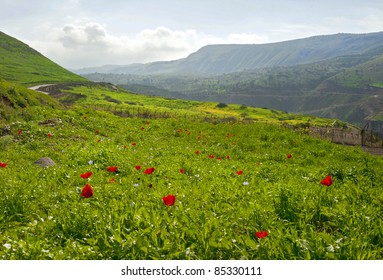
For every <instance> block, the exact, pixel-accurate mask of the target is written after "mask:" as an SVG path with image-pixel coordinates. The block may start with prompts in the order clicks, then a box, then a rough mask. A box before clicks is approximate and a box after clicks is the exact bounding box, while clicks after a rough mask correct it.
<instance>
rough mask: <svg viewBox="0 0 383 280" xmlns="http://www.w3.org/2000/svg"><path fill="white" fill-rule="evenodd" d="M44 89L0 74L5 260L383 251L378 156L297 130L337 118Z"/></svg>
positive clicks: (102, 89) (0, 223)
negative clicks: (36, 89)
mask: <svg viewBox="0 0 383 280" xmlns="http://www.w3.org/2000/svg"><path fill="white" fill-rule="evenodd" d="M6 69H8V68H6ZM7 71H8V72H7ZM7 71H5V72H4V73H3V75H5V76H8V77H9V78H10V80H13V81H15V80H18V79H21V78H22V77H24V78H25V79H26V81H32V80H33V77H34V74H32V73H30V72H29V71H28V70H27V68H25V67H18V70H17V72H13V71H14V70H7ZM53 71H55V70H53ZM57 71H58V70H57ZM57 73H59V72H53V73H51V75H52V76H51V77H48V79H54V77H58V75H57V76H56V74H57ZM65 79H66V78H64V80H65ZM50 89H51V90H52V92H51V93H50V94H51V96H48V95H45V94H43V93H37V92H34V91H31V90H28V89H26V88H25V87H24V86H22V85H19V84H18V83H14V82H9V81H5V80H0V100H1V102H0V112H1V118H0V178H1V184H0V192H1V194H2V195H1V196H0V259H1V260H40V259H41V260H80V259H81V260H98V259H100V260H106V259H107V260H123V259H131V260H141V259H169V260H184V259H185V260H200V259H208V260H221V259H237V260H247V259H248V260H256V259H271V260H275V259H278V260H279V259H281V260H286V259H288V260H295V259H304V260H308V259H358V260H361V259H369V260H372V259H382V258H383V249H382V248H383V222H382V219H381V217H382V214H383V213H382V210H381V205H382V203H383V196H382V193H383V185H382V182H383V171H382V169H381V166H382V164H383V158H382V157H374V156H372V155H369V154H366V153H365V152H363V151H362V150H361V149H360V148H359V147H346V146H340V145H335V144H333V143H331V142H329V141H323V140H319V139H315V138H312V137H310V136H308V135H307V131H306V128H307V127H308V126H310V125H323V126H330V125H339V126H341V127H342V126H343V125H344V126H346V124H344V123H341V122H338V121H334V120H330V119H321V118H315V117H309V116H302V115H294V114H288V113H285V112H282V111H276V110H269V109H264V108H263V109H262V108H254V107H250V106H246V105H234V104H229V103H222V102H221V103H218V102H199V101H186V100H176V99H171V98H160V97H146V96H144V95H139V94H133V93H131V92H129V91H126V90H123V89H120V88H118V87H116V86H114V85H111V84H104V83H103V84H96V83H91V82H78V81H71V83H69V84H68V83H63V84H61V83H60V85H55V86H50ZM52 96H54V97H55V99H53V97H52ZM57 100H58V101H60V103H62V104H64V105H65V107H64V106H62V105H60V103H58V101H57ZM291 125H293V126H294V127H301V128H302V129H299V130H292V129H289V128H286V126H291ZM47 157H48V158H49V159H50V160H49V162H50V166H48V167H47V166H40V165H39V164H40V163H41V159H42V158H47Z"/></svg>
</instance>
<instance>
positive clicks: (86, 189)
mask: <svg viewBox="0 0 383 280" xmlns="http://www.w3.org/2000/svg"><path fill="white" fill-rule="evenodd" d="M93 193H94V191H93V189H92V187H91V186H90V185H89V184H86V185H85V187H84V188H83V189H82V192H81V194H80V196H81V197H85V198H89V197H91V196H92V195H93Z"/></svg>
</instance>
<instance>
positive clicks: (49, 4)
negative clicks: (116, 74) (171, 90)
mask: <svg viewBox="0 0 383 280" xmlns="http://www.w3.org/2000/svg"><path fill="white" fill-rule="evenodd" d="M0 31H2V32H5V33H7V34H8V35H10V36H13V37H15V38H17V39H19V40H21V41H23V42H25V43H27V44H28V45H30V46H31V47H33V48H34V49H36V50H38V51H39V52H40V53H42V54H43V55H45V56H47V57H48V58H50V59H51V60H53V61H55V62H56V63H58V64H60V65H62V66H64V67H66V68H69V69H78V68H82V67H92V66H100V65H105V64H130V63H137V62H139V63H143V62H151V61H158V60H173V59H178V58H182V57H186V56H187V55H189V54H190V53H192V52H195V51H197V50H198V49H199V48H200V47H202V46H204V45H207V44H229V43H236V44H243V43H248V44H261V43H270V42H279V41H284V40H291V39H297V38H304V37H309V36H314V35H324V34H334V33H368V32H377V31H383V1H382V0H301V1H298V0H280V1H277V0H106V1H105V0H61V1H59V0H1V9H0Z"/></svg>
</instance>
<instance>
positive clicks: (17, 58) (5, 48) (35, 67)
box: [0, 32, 86, 85]
mask: <svg viewBox="0 0 383 280" xmlns="http://www.w3.org/2000/svg"><path fill="white" fill-rule="evenodd" d="M0 78H2V79H5V80H7V81H10V82H16V83H20V84H23V85H36V84H46V83H55V82H66V81H70V82H74V81H85V80H86V79H85V78H82V77H80V76H78V75H76V74H73V73H72V72H70V71H68V70H66V69H64V68H62V67H61V66H59V65H57V64H55V63H54V62H52V61H50V60H49V59H47V58H46V57H44V56H43V55H41V54H40V53H38V52H37V51H35V50H34V49H32V48H30V47H29V46H28V45H26V44H24V43H22V42H20V41H18V40H17V39H15V38H12V37H10V36H8V35H6V34H4V33H2V32H0Z"/></svg>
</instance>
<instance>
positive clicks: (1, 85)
mask: <svg viewBox="0 0 383 280" xmlns="http://www.w3.org/2000/svg"><path fill="white" fill-rule="evenodd" d="M29 106H44V107H49V108H60V107H61V105H60V103H59V102H58V101H56V100H55V99H53V98H52V97H49V96H48V95H46V94H43V93H40V92H36V91H34V90H30V89H27V88H25V87H23V86H21V85H18V84H15V83H11V82H7V81H5V80H2V79H0V124H1V123H3V122H4V121H6V120H7V121H10V120H12V119H13V118H14V117H15V115H17V114H18V113H21V112H22V109H23V108H26V107H29Z"/></svg>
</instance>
